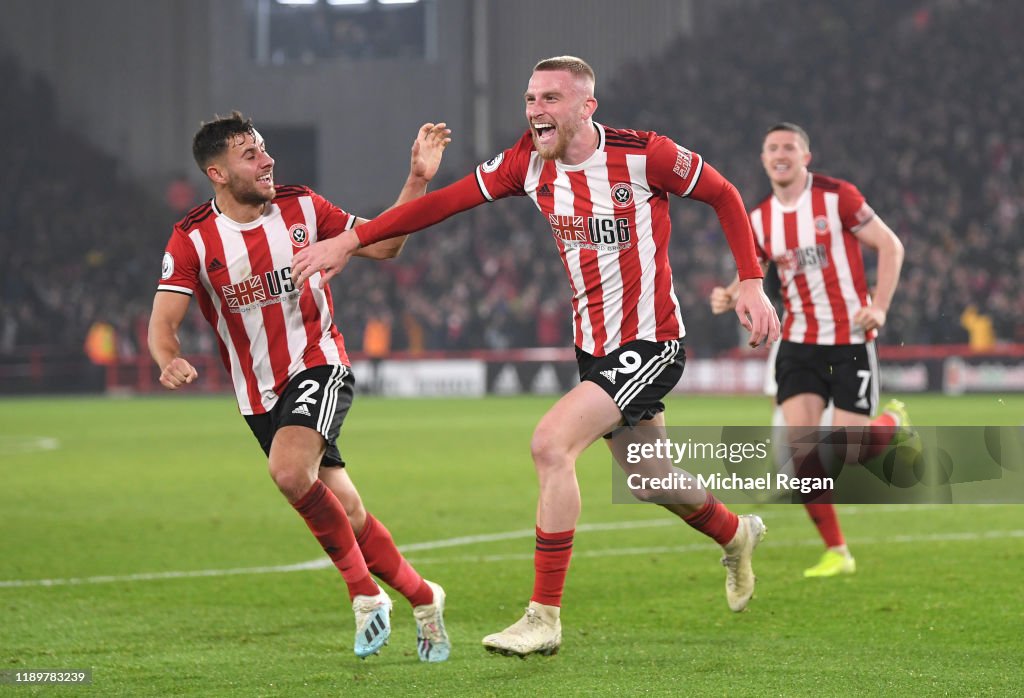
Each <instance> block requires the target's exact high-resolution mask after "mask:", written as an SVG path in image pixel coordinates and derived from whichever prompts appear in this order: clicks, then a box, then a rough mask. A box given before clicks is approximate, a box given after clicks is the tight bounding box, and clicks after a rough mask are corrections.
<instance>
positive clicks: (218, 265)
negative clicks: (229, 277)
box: [206, 257, 224, 271]
mask: <svg viewBox="0 0 1024 698" xmlns="http://www.w3.org/2000/svg"><path fill="white" fill-rule="evenodd" d="M223 268H224V262H222V261H220V260H219V259H217V258H216V257H214V258H213V261H212V262H210V264H209V265H208V266H207V267H206V271H218V270H220V269H223Z"/></svg>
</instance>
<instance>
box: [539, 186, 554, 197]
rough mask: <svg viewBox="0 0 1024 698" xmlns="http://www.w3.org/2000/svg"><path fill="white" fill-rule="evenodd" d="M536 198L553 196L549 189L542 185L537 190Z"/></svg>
mask: <svg viewBox="0 0 1024 698" xmlns="http://www.w3.org/2000/svg"><path fill="white" fill-rule="evenodd" d="M537 196H554V194H552V193H551V187H549V186H548V185H546V184H542V185H541V187H540V189H538V190H537Z"/></svg>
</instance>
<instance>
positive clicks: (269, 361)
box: [157, 186, 356, 415]
mask: <svg viewBox="0 0 1024 698" xmlns="http://www.w3.org/2000/svg"><path fill="white" fill-rule="evenodd" d="M355 222H356V217H355V216H353V215H351V214H349V213H346V212H345V211H343V210H341V209H340V208H338V207H337V206H335V205H334V204H332V203H330V202H329V201H327V200H326V199H324V198H323V197H321V196H320V195H318V194H317V193H315V192H314V191H312V190H311V189H309V188H307V187H303V186H280V187H277V196H276V197H275V198H274V200H273V202H272V203H271V205H270V208H269V210H268V211H267V213H266V214H264V215H263V216H262V217H260V218H259V219H257V220H255V221H252V222H251V223H238V222H236V221H233V220H231V219H230V218H228V217H227V216H225V215H224V214H222V213H221V212H220V211H219V210H218V209H217V206H216V203H215V201H212V200H211V201H209V202H207V203H205V204H202V205H200V206H197V207H196V208H194V209H192V210H191V211H190V212H189V213H188V215H186V216H185V217H184V218H183V219H182V220H181V221H179V222H178V223H177V225H175V226H174V232H173V233H171V239H170V240H169V241H168V243H167V248H166V251H165V252H164V261H163V271H162V274H161V277H160V284H159V285H158V286H157V290H159V291H171V292H175V293H184V294H187V295H190V296H192V295H194V296H195V297H196V299H197V300H198V301H199V307H200V309H201V310H202V312H203V316H204V317H205V318H206V320H207V322H209V323H210V325H211V326H212V327H213V328H214V330H215V331H216V334H217V339H218V341H219V344H220V355H221V360H222V361H223V362H224V366H225V368H227V370H228V372H229V373H230V374H231V380H232V382H233V383H234V387H235V396H236V398H237V399H238V407H239V409H240V410H241V412H242V414H244V415H251V414H263V413H265V412H268V411H270V410H271V409H272V408H273V407H274V404H275V403H276V402H277V399H278V397H279V396H280V395H281V393H282V391H283V390H284V388H285V386H286V385H287V383H288V381H289V380H290V379H291V378H292V376H294V375H296V374H297V373H299V372H301V371H304V370H305V369H307V368H312V367H314V366H323V365H337V364H345V365H348V364H349V360H348V355H347V354H346V353H345V341H344V339H343V338H342V336H341V332H339V331H338V328H337V327H335V325H334V321H333V319H332V316H333V313H334V304H333V301H332V299H331V290H330V288H329V287H326V288H322V289H321V288H318V281H319V279H318V278H317V277H318V276H319V275H317V277H314V278H313V279H310V282H309V283H307V284H306V285H305V288H303V289H302V290H301V291H300V290H299V289H297V288H295V286H294V284H292V280H291V270H292V267H291V265H292V255H293V254H295V253H296V252H297V251H298V250H299V249H301V248H303V247H306V246H307V245H310V244H312V243H314V242H316V241H317V240H327V239H329V238H332V237H334V236H336V235H338V234H340V233H341V232H343V231H344V230H347V229H349V228H351V227H352V226H354V225H355Z"/></svg>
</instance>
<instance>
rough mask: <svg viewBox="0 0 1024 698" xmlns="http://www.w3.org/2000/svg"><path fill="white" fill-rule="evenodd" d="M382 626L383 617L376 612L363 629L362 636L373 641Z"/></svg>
mask: <svg viewBox="0 0 1024 698" xmlns="http://www.w3.org/2000/svg"><path fill="white" fill-rule="evenodd" d="M384 627H385V625H384V619H383V618H381V617H380V613H377V614H376V615H375V616H374V617H373V620H371V621H370V624H369V625H367V626H366V630H365V631H363V637H365V638H366V642H367V643H371V642H373V641H374V640H375V639H376V638H377V636H378V635H380V634H381V632H382V631H383V630H384Z"/></svg>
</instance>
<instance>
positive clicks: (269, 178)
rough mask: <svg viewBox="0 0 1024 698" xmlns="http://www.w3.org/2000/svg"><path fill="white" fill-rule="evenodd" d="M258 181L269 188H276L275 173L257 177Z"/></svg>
mask: <svg viewBox="0 0 1024 698" xmlns="http://www.w3.org/2000/svg"><path fill="white" fill-rule="evenodd" d="M256 181H257V182H259V183H260V184H263V185H265V186H268V187H272V186H274V173H273V172H268V173H266V174H265V175H263V176H262V177H257V178H256Z"/></svg>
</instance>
